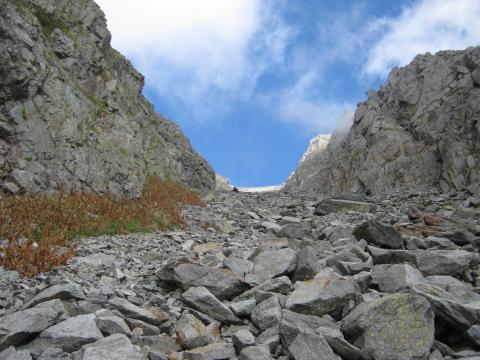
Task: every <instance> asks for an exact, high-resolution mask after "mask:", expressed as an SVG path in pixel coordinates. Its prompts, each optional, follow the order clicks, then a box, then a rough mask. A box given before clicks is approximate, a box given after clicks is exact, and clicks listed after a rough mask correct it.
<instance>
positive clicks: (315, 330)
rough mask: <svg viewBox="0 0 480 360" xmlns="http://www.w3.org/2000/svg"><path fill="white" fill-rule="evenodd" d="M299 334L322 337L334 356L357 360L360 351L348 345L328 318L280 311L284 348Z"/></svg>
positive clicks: (338, 329) (332, 321)
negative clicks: (333, 352)
mask: <svg viewBox="0 0 480 360" xmlns="http://www.w3.org/2000/svg"><path fill="white" fill-rule="evenodd" d="M299 334H317V335H321V336H323V338H324V339H325V340H327V343H328V344H329V345H330V347H331V348H332V349H333V350H334V351H335V353H336V354H338V355H340V356H342V358H344V359H347V360H358V359H359V358H360V350H359V349H357V348H356V347H355V346H353V345H351V344H350V343H348V342H347V341H346V340H345V338H344V337H343V334H342V332H341V331H340V327H339V326H338V325H337V324H336V323H335V322H334V320H333V319H332V318H331V317H329V316H324V317H318V316H314V315H304V314H299V313H296V312H293V311H290V310H283V311H282V321H281V324H280V336H281V337H282V342H283V344H284V345H285V346H287V347H288V346H289V345H290V344H291V343H292V342H293V341H294V340H295V338H296V337H297V335H299Z"/></svg>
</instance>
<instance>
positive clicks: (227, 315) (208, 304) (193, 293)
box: [182, 286, 242, 324]
mask: <svg viewBox="0 0 480 360" xmlns="http://www.w3.org/2000/svg"><path fill="white" fill-rule="evenodd" d="M182 298H183V300H184V301H185V303H186V304H187V305H189V306H191V307H192V308H194V309H196V310H198V311H200V312H202V313H204V314H207V315H209V316H211V317H212V318H214V319H216V320H218V321H220V322H222V323H227V324H239V323H241V322H242V321H241V320H240V319H239V318H238V317H237V316H235V314H234V313H233V312H232V310H230V309H229V308H228V306H226V305H225V304H223V303H222V302H220V300H218V299H217V298H216V297H215V296H214V295H213V294H212V293H211V292H210V291H208V289H207V288H206V287H203V286H198V287H191V288H190V289H188V290H187V291H185V292H184V293H183V294H182Z"/></svg>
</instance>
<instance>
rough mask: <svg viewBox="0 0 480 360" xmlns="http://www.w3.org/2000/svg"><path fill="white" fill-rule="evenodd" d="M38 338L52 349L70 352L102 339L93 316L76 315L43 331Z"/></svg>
mask: <svg viewBox="0 0 480 360" xmlns="http://www.w3.org/2000/svg"><path fill="white" fill-rule="evenodd" d="M40 337H41V338H42V339H45V340H46V341H47V342H48V343H49V344H50V345H51V346H52V347H59V348H61V349H63V350H65V351H68V352H72V351H76V350H78V349H80V348H81V347H82V346H83V345H85V344H89V343H92V342H95V341H97V340H100V339H102V338H103V334H102V332H101V331H100V329H99V328H98V327H97V323H96V321H95V314H86V315H78V316H75V317H72V318H69V319H67V320H65V321H62V322H61V323H58V324H56V325H54V326H51V327H49V328H48V329H46V330H44V331H43V332H42V333H41V334H40Z"/></svg>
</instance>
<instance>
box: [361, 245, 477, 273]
mask: <svg viewBox="0 0 480 360" xmlns="http://www.w3.org/2000/svg"><path fill="white" fill-rule="evenodd" d="M368 252H369V253H370V254H371V255H372V258H373V261H374V263H375V264H376V265H378V264H400V263H412V264H414V265H415V266H416V267H417V269H418V270H420V272H421V273H422V274H423V275H424V276H431V275H451V276H455V275H460V274H462V273H463V272H464V271H465V270H468V269H470V267H471V265H472V264H474V263H475V262H476V261H478V259H479V256H478V254H475V253H471V252H468V251H465V250H458V249H457V250H388V249H380V248H377V247H374V246H368Z"/></svg>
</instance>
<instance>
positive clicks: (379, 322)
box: [342, 293, 434, 360]
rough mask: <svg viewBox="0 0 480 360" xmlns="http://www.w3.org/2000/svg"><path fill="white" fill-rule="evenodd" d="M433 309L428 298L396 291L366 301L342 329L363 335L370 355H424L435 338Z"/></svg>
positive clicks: (384, 359) (381, 359)
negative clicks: (396, 292) (377, 298)
mask: <svg viewBox="0 0 480 360" xmlns="http://www.w3.org/2000/svg"><path fill="white" fill-rule="evenodd" d="M433 319H434V314H433V309H432V307H431V306H430V304H429V303H428V301H427V300H425V298H423V297H421V296H419V295H413V294H401V293H399V294H393V295H389V296H386V297H384V298H381V299H379V300H374V301H371V302H368V303H362V304H360V305H359V306H357V307H356V308H355V309H354V310H353V311H352V312H350V313H349V314H348V315H347V316H346V317H345V318H344V319H343V320H342V332H343V333H344V334H345V336H346V337H347V338H349V337H350V338H353V340H354V341H355V340H356V339H358V338H359V337H361V339H362V341H361V343H362V344H363V345H362V348H361V351H362V356H363V357H364V358H366V359H376V360H392V359H424V358H426V357H427V356H428V354H429V353H430V349H431V347H432V344H433V340H434V337H433V336H434V323H433Z"/></svg>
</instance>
